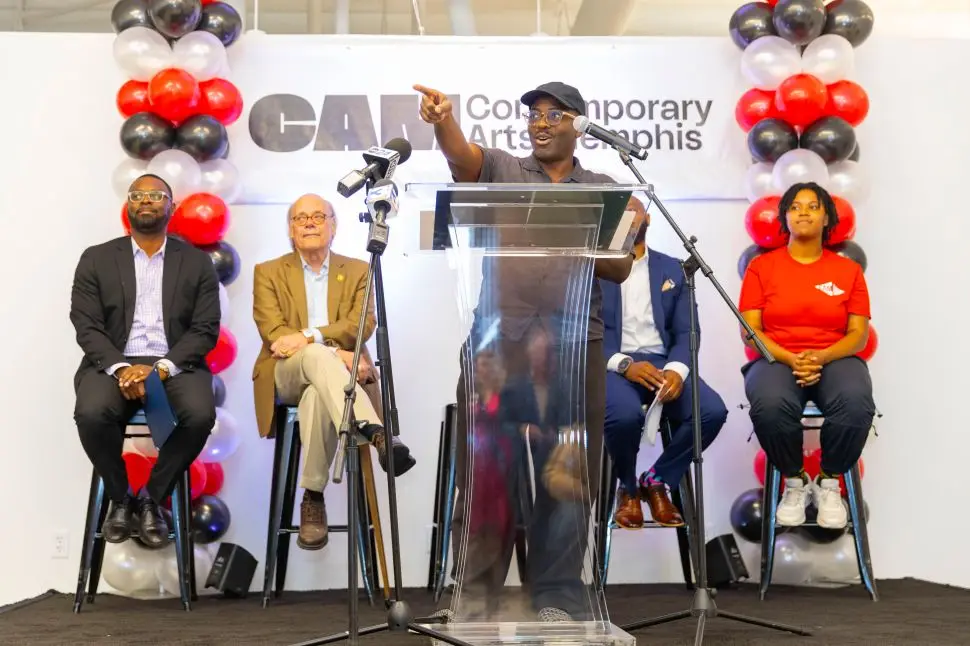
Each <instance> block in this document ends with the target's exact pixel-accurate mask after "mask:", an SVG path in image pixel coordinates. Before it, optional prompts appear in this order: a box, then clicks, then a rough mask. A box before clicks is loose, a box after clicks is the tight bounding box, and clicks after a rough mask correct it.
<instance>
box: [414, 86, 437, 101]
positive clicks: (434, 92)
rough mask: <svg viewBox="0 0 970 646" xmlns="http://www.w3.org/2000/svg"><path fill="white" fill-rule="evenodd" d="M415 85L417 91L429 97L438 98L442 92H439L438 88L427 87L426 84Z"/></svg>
mask: <svg viewBox="0 0 970 646" xmlns="http://www.w3.org/2000/svg"><path fill="white" fill-rule="evenodd" d="M413 87H414V90H415V91H416V92H420V93H421V94H423V95H425V96H426V97H428V98H429V99H436V98H438V95H439V94H441V93H440V92H438V90H432V89H431V88H429V87H425V86H424V85H415V86H413Z"/></svg>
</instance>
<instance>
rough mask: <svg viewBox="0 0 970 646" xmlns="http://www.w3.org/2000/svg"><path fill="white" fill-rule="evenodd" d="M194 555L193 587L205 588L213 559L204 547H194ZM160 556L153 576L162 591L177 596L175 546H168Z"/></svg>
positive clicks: (177, 570)
mask: <svg viewBox="0 0 970 646" xmlns="http://www.w3.org/2000/svg"><path fill="white" fill-rule="evenodd" d="M194 552H195V554H194V555H193V556H194V558H195V587H196V588H197V589H198V590H202V589H204V588H205V581H206V579H207V578H208V577H209V570H211V569H212V563H213V561H214V559H213V558H212V554H210V553H209V550H207V549H206V547H205V545H196V546H195V550H194ZM159 554H160V555H161V556H160V558H159V560H158V563H157V564H156V566H155V576H156V578H157V580H158V582H159V583H160V584H161V587H162V590H164V591H165V592H166V593H167V594H168V595H170V596H175V597H177V596H179V568H178V561H177V560H176V558H175V545H174V544H172V545H169V546H168V547H166V548H165V549H164V550H161V551H160V552H159Z"/></svg>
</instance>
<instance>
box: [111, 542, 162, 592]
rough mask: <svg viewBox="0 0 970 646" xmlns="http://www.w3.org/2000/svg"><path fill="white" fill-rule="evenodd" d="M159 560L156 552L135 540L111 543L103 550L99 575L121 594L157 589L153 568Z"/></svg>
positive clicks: (156, 579)
mask: <svg viewBox="0 0 970 646" xmlns="http://www.w3.org/2000/svg"><path fill="white" fill-rule="evenodd" d="M160 560H161V559H160V557H159V555H158V552H155V551H154V550H149V549H146V548H144V547H141V546H140V545H138V543H136V542H135V541H125V542H124V543H111V544H109V545H108V546H107V548H106V549H105V551H104V564H103V565H102V566H101V576H103V577H104V580H105V582H106V583H107V584H108V585H110V586H111V587H112V588H114V589H115V590H117V591H118V592H120V593H122V594H135V593H137V592H140V591H146V590H157V589H158V577H157V576H156V575H155V568H156V566H157V565H158V563H159V561H160Z"/></svg>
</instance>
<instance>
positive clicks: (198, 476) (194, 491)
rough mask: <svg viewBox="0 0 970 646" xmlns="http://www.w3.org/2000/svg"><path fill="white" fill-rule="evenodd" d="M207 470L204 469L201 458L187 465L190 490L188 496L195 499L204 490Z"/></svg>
mask: <svg viewBox="0 0 970 646" xmlns="http://www.w3.org/2000/svg"><path fill="white" fill-rule="evenodd" d="M207 476H208V472H207V471H206V470H205V465H204V464H203V463H202V460H196V461H195V462H193V463H192V465H191V466H190V467H189V489H190V490H191V494H190V496H189V497H190V498H192V500H195V499H196V498H198V497H199V496H201V495H202V494H203V493H204V492H205V488H206V484H207V482H208V477H207Z"/></svg>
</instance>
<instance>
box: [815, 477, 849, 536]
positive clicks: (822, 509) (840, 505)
mask: <svg viewBox="0 0 970 646" xmlns="http://www.w3.org/2000/svg"><path fill="white" fill-rule="evenodd" d="M814 489H815V506H816V507H818V518H817V522H818V526H819V527H824V528H826V529H842V528H843V527H845V526H846V525H847V524H848V523H849V511H848V509H847V508H846V504H845V501H844V500H842V488H841V487H840V486H839V481H838V480H836V479H835V478H826V479H825V480H821V481H820V482H819V483H818V485H817V486H816V487H815V488H814Z"/></svg>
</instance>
